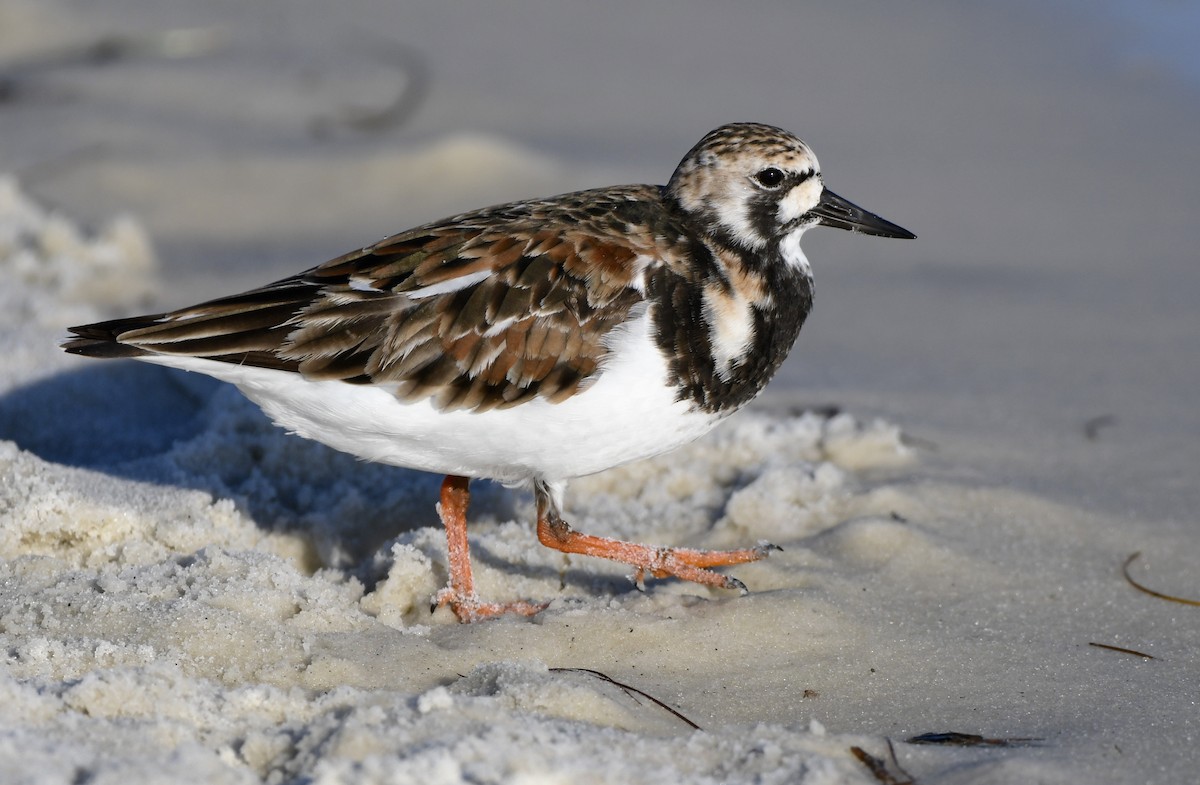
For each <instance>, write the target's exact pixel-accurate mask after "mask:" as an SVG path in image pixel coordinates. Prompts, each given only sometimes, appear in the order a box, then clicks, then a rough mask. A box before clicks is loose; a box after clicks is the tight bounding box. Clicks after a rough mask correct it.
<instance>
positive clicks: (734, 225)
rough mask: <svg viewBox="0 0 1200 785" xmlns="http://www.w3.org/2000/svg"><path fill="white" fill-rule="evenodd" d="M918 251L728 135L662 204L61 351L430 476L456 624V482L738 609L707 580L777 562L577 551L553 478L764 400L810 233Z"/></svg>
mask: <svg viewBox="0 0 1200 785" xmlns="http://www.w3.org/2000/svg"><path fill="white" fill-rule="evenodd" d="M819 225H824V226H833V227H836V228H839V229H848V230H851V231H856V232H862V233H864V234H871V235H877V236H880V237H906V238H911V237H914V235H913V234H912V233H910V232H908V231H906V230H905V229H902V228H900V227H899V226H897V225H895V224H893V223H890V222H888V221H885V220H884V219H882V218H880V217H879V216H876V215H873V214H871V213H869V212H866V211H865V210H863V209H861V208H859V207H857V206H855V205H853V204H851V203H850V202H848V201H846V200H845V199H842V198H841V197H840V196H837V195H836V194H834V193H832V192H831V191H829V190H828V189H826V188H825V186H824V184H823V182H822V178H821V170H820V167H819V166H818V164H817V159H816V157H815V156H814V155H813V153H812V151H811V150H810V149H809V148H808V146H807V145H805V144H804V142H802V141H801V140H800V139H798V138H797V137H796V136H794V135H792V134H791V133H789V132H787V131H784V130H781V129H779V128H774V127H772V126H768V125H760V124H754V123H735V124H732V125H725V126H722V127H721V128H718V129H716V130H715V131H712V132H711V133H709V134H708V135H707V136H705V137H704V138H703V139H701V140H700V142H699V143H697V144H696V146H695V147H693V148H692V149H691V151H689V152H688V154H687V155H686V156H684V158H683V161H682V162H680V164H679V166H678V168H677V169H676V170H675V172H674V174H673V175H672V176H671V180H670V182H669V183H668V184H667V185H665V186H658V185H625V186H616V187H612V188H600V189H596V190H589V191H580V192H577V193H570V194H564V195H562V196H556V197H552V198H549V199H541V200H534V201H527V202H514V203H511V204H504V205H499V206H496V207H489V208H485V209H482V210H477V211H474V212H469V213H463V214H461V215H456V216H453V217H451V218H447V219H445V220H443V221H437V222H435V223H430V224H426V225H424V226H419V227H417V228H415V229H410V230H408V231H406V232H401V233H400V234H396V235H392V236H391V237H388V238H386V239H384V240H381V241H380V242H378V243H375V244H374V245H369V246H367V247H365V248H362V249H361V250H356V251H352V252H350V253H348V254H346V255H344V256H340V257H338V258H336V259H333V260H331V261H328V262H326V263H325V264H322V265H320V266H318V267H314V268H312V269H310V270H307V271H305V272H302V273H300V274H298V275H294V276H292V277H290V278H284V279H283V280H281V281H276V282H275V283H272V284H268V285H267V286H264V287H262V288H260V289H254V290H252V291H249V292H244V293H242V294H235V295H232V296H230V297H223V298H220V299H217V300H212V301H210V302H206V303H201V304H200V305H194V306H191V307H189V308H182V309H180V310H177V311H172V312H170V313H160V314H152V315H148V316H137V317H133V318H128V319H116V320H113V321H107V322H101V323H98V324H90V325H84V326H81V327H72V328H71V332H72V333H73V334H74V337H72V338H70V339H69V340H67V341H66V342H65V343H64V348H65V349H66V351H68V352H72V353H74V354H82V355H86V356H89V357H134V358H137V359H139V360H145V361H147V362H154V363H159V364H162V365H167V366H171V367H174V368H182V369H184V370H188V371H199V372H201V373H205V374H208V375H210V376H214V377H216V378H218V379H223V380H225V381H227V382H231V383H233V384H235V385H237V386H238V387H239V388H240V389H241V390H242V392H244V393H245V394H246V395H247V396H249V398H250V399H251V400H253V401H254V402H256V403H257V404H258V405H259V406H261V407H262V408H263V410H264V411H265V412H266V413H267V414H268V415H269V416H270V417H271V418H272V419H273V420H274V421H275V422H276V423H277V424H279V425H281V426H283V427H284V428H287V429H288V430H290V431H293V432H295V433H297V434H300V435H301V436H306V437H308V438H310V439H315V440H317V441H319V442H322V443H324V444H327V445H329V446H331V447H333V448H335V449H338V450H343V451H345V452H348V453H351V454H353V455H356V456H358V457H360V458H364V459H366V460H371V461H381V462H383V463H388V464H393V465H396V466H406V467H410V468H414V469H420V470H423V471H428V472H437V473H439V474H444V475H446V479H445V481H444V482H443V484H442V489H441V503H440V505H439V506H438V512H439V515H440V516H441V519H442V523H443V524H444V526H445V528H446V537H447V541H448V554H449V573H450V579H449V586H447V587H446V588H445V589H443V590H442V591H441V592H439V593H438V595H437V596H436V597H435V601H436V603H437V604H448V605H449V606H450V608H451V609H452V610H453V611H454V613H455V614H456V615H457V616H458V618H459V619H461V620H463V621H474V620H477V619H483V618H488V617H492V616H497V615H500V614H505V613H518V614H533V613H536V612H537V611H539V610H541V609H542V608H543V607H545V606H544V605H542V604H537V603H532V602H504V603H495V602H484V601H482V600H480V599H479V598H478V597H477V596H476V593H475V586H474V581H473V579H472V573H471V562H470V557H469V552H468V546H467V532H466V511H467V503H468V500H469V493H468V487H467V485H468V479H467V478H470V477H486V478H491V479H493V480H498V481H500V482H502V483H506V484H510V485H518V484H525V485H530V486H532V488H533V492H534V496H535V499H536V504H537V535H538V539H539V540H540V541H541V542H542V543H543V544H544V545H547V546H549V547H551V548H556V549H558V550H560V551H564V552H566V553H579V554H586V555H589V556H599V557H602V558H607V559H613V560H616V561H619V562H625V563H627V564H630V565H632V566H633V567H634V569H635V571H636V576H637V578H638V579H640V578H642V577H643V576H644V575H645V574H646V573H649V574H651V575H653V576H655V577H666V576H675V577H677V578H682V579H684V580H690V581H695V582H697V583H701V584H705V585H707V586H714V587H721V588H726V589H739V590H741V591H743V592H744V591H745V587H744V586H743V585H742V583H741V582H740V581H738V580H737V579H735V578H731V577H728V576H725V575H722V574H720V573H717V572H715V571H714V570H713V568H714V567H721V566H726V565H732V564H740V563H744V562H750V561H754V560H757V559H761V558H763V557H764V556H766V555H767V553H768V552H769V551H770V550H771V549H773V547H774V546H771V545H768V544H765V543H760V544H759V545H758V546H756V547H753V548H746V549H743V550H731V551H701V550H694V549H690V548H676V547H655V546H648V545H641V544H636V543H629V542H621V541H618V540H612V539H608V538H603V537H595V536H591V535H587V534H581V533H579V532H577V531H574V530H573V529H572V528H571V527H570V526H569V525H568V524H567V522H566V521H564V520H563V517H562V509H563V492H564V490H565V489H566V486H567V481H568V480H570V479H571V478H573V477H580V476H583V475H587V474H592V473H595V472H600V471H603V470H605V469H608V468H610V467H613V466H617V465H618V464H622V463H626V462H628V461H634V460H638V459H639V458H646V457H649V456H651V455H656V454H658V453H662V452H666V451H668V450H671V449H674V448H676V447H678V446H680V445H682V444H685V443H687V442H690V441H692V440H693V439H696V438H697V437H699V436H701V435H702V434H704V433H706V432H707V431H708V430H709V429H711V428H712V427H713V426H714V425H716V424H717V423H718V422H720V421H721V420H722V419H724V418H725V417H727V416H729V415H730V414H732V413H733V412H735V411H737V409H738V408H739V407H741V406H742V405H743V404H745V403H746V402H747V401H749V400H750V399H752V398H754V396H755V395H757V394H758V392H759V391H760V390H761V389H762V388H763V386H764V385H766V383H767V382H768V380H770V378H771V377H772V375H774V373H775V371H776V370H777V369H778V368H779V366H780V364H781V363H782V362H783V360H784V358H785V357H786V356H787V354H788V352H789V351H790V350H791V348H792V343H793V342H794V341H795V340H796V336H797V335H798V334H799V332H800V327H801V325H802V324H803V323H804V319H805V317H806V316H808V312H809V310H810V308H811V307H812V298H813V279H812V272H811V270H810V268H809V264H808V260H807V259H806V258H805V256H804V253H803V252H802V251H801V250H800V237H801V236H802V235H803V234H804V232H805V231H807V230H808V229H811V228H812V227H814V226H819Z"/></svg>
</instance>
